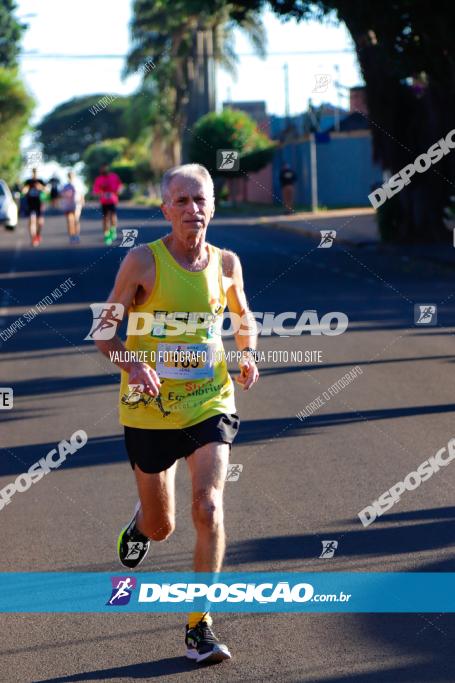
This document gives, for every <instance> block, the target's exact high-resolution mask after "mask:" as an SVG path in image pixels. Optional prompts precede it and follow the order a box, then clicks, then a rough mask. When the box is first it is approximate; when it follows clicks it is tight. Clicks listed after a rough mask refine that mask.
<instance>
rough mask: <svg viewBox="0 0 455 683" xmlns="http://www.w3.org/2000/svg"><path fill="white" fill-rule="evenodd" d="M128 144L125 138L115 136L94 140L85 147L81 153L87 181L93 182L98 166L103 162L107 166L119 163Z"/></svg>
mask: <svg viewBox="0 0 455 683" xmlns="http://www.w3.org/2000/svg"><path fill="white" fill-rule="evenodd" d="M129 144H130V143H129V140H128V139H127V138H117V139H114V140H103V141H102V142H95V143H94V144H93V145H90V146H89V147H87V149H86V150H85V152H84V155H83V161H84V164H85V167H84V174H85V177H86V180H87V182H88V183H93V181H94V180H95V178H96V176H97V175H98V173H99V170H100V166H103V165H104V164H107V165H108V166H112V165H113V164H114V163H117V164H120V160H121V159H122V158H123V157H124V155H125V154H126V151H127V149H128V146H129Z"/></svg>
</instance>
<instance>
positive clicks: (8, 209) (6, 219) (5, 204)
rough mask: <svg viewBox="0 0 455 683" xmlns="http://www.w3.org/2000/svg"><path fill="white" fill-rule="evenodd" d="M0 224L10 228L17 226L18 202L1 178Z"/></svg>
mask: <svg viewBox="0 0 455 683" xmlns="http://www.w3.org/2000/svg"><path fill="white" fill-rule="evenodd" d="M0 225H4V226H5V228H7V229H8V230H14V228H15V227H16V226H17V204H16V202H15V201H14V197H13V195H12V194H11V190H10V189H9V187H8V185H7V184H6V182H5V181H4V180H0Z"/></svg>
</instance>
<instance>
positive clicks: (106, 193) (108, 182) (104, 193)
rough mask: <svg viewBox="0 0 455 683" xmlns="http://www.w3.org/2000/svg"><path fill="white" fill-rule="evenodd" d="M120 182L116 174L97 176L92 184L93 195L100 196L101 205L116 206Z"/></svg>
mask: <svg viewBox="0 0 455 683" xmlns="http://www.w3.org/2000/svg"><path fill="white" fill-rule="evenodd" d="M121 185H122V182H121V180H120V178H119V177H118V175H117V174H116V173H108V174H107V175H99V176H98V177H97V178H95V182H94V184H93V193H94V194H99V195H100V202H101V204H117V203H118V191H119V188H120V187H121Z"/></svg>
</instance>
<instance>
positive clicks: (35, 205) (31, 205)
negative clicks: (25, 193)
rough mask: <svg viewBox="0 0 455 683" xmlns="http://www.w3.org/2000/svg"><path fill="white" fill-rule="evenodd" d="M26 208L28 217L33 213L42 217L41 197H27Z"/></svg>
mask: <svg viewBox="0 0 455 683" xmlns="http://www.w3.org/2000/svg"><path fill="white" fill-rule="evenodd" d="M26 207H27V208H26V213H27V216H31V215H32V213H34V214H36V215H37V217H38V218H39V217H40V216H41V199H40V198H39V197H27V204H26Z"/></svg>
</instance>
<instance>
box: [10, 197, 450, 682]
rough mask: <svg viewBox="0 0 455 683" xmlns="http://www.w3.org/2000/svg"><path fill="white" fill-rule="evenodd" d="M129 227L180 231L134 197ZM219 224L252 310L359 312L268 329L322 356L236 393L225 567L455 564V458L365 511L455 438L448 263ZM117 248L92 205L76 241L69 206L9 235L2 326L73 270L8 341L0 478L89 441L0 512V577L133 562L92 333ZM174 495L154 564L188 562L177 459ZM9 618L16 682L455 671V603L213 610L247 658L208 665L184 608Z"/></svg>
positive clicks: (127, 498)
mask: <svg viewBox="0 0 455 683" xmlns="http://www.w3.org/2000/svg"><path fill="white" fill-rule="evenodd" d="M359 220H360V219H359ZM120 227H124V228H127V227H131V228H138V229H139V240H138V241H140V242H144V241H151V240H153V239H156V238H157V237H159V236H161V235H164V234H165V233H166V232H167V226H166V224H165V223H164V222H163V221H161V220H160V219H159V218H157V213H156V212H154V211H152V210H147V209H142V208H137V209H133V208H131V209H126V208H125V209H123V210H121V212H120ZM208 234H209V240H210V241H211V242H213V243H214V244H215V245H217V246H223V247H226V248H230V249H233V250H234V251H236V252H237V253H238V254H239V256H240V258H241V260H242V263H243V268H244V274H245V285H246V291H247V294H248V297H249V301H250V304H251V308H252V310H254V311H275V312H283V311H291V310H294V311H296V312H300V311H303V310H307V309H316V310H317V311H318V314H319V315H320V316H321V315H323V314H324V313H326V312H328V311H342V312H345V313H346V314H347V315H348V317H349V321H350V322H349V327H348V330H347V331H346V332H345V333H344V334H343V335H341V336H310V335H309V334H304V335H302V336H297V337H292V336H290V337H288V338H280V337H278V336H270V337H262V338H261V339H260V348H261V349H262V350H264V351H265V352H267V351H288V352H291V351H299V350H302V351H311V350H313V351H320V352H321V357H322V363H319V364H318V363H314V362H313V363H312V362H310V363H297V362H294V363H291V362H284V361H282V362H276V363H274V362H272V361H271V362H266V363H262V364H261V379H260V382H259V384H258V385H257V386H256V387H255V388H254V390H253V391H251V392H248V393H244V394H242V393H240V391H237V407H238V412H239V413H240V416H241V420H242V426H241V430H240V433H239V437H238V441H237V442H236V446H235V448H234V449H233V456H232V460H231V461H232V462H233V463H241V464H243V472H242V474H241V476H240V478H239V480H238V481H233V482H228V483H227V484H226V501H225V504H226V524H227V533H228V550H227V555H226V563H225V569H226V570H232V571H239V570H260V571H269V570H276V571H294V570H298V571H307V570H308V571H384V570H390V571H405V570H406V571H441V572H444V571H455V563H454V553H453V542H454V536H455V506H454V505H453V495H454V491H455V465H451V466H448V467H446V468H445V469H444V470H441V471H440V472H439V473H437V474H435V475H434V476H433V477H432V478H431V479H430V480H428V481H427V482H425V483H424V484H422V485H421V486H420V487H419V488H418V489H416V490H414V491H409V492H406V494H405V495H403V497H402V499H401V501H400V502H399V503H398V504H397V505H396V506H395V507H394V508H393V509H392V510H390V511H389V512H388V513H386V514H385V515H384V516H383V517H382V518H381V519H379V520H377V521H376V522H375V523H374V524H372V525H371V526H369V527H368V528H364V527H363V526H362V525H361V523H360V521H359V519H358V517H357V513H358V512H359V511H360V510H362V509H363V508H364V507H365V506H366V505H368V504H369V503H370V502H371V501H373V500H374V499H375V498H377V497H378V496H379V495H380V494H381V493H382V492H384V491H385V490H387V489H388V488H390V486H392V485H393V484H394V483H395V482H397V481H399V480H401V479H403V478H404V476H405V475H406V474H407V473H408V472H411V471H413V470H415V468H416V466H418V465H419V464H420V463H421V462H422V461H423V460H425V459H426V458H428V457H430V456H431V455H433V454H434V453H435V452H436V451H437V450H438V449H440V448H441V447H443V446H444V445H446V444H447V441H448V440H449V439H450V438H452V437H454V436H455V427H454V423H453V415H454V411H455V403H454V398H453V381H452V380H451V379H450V377H451V376H450V372H451V371H452V369H453V362H454V350H453V349H454V346H453V344H454V336H453V334H454V330H455V282H454V278H453V271H450V270H449V269H444V268H442V267H440V266H437V265H432V264H430V263H425V262H422V261H414V260H412V259H409V257H408V256H407V254H406V251H405V250H404V249H401V250H383V249H381V248H378V247H370V248H367V247H364V248H355V247H346V246H343V245H342V244H335V245H334V246H333V247H332V248H330V249H317V248H316V246H317V242H315V241H313V240H311V239H309V238H306V237H302V236H300V235H297V234H295V233H289V232H286V231H284V230H278V229H274V228H272V227H265V226H261V225H258V224H255V223H254V221H241V220H228V219H218V220H215V221H214V222H213V224H212V225H211V227H210V228H209V233H208ZM340 234H341V233H340ZM448 248H450V247H448ZM124 253H125V250H124V249H122V248H119V247H110V248H106V247H104V246H103V245H102V244H101V238H100V226H99V216H98V214H97V212H96V210H94V209H88V210H87V211H86V213H85V216H84V220H83V229H82V242H81V245H80V246H71V247H70V245H69V244H68V243H67V238H66V235H65V228H64V219H63V217H62V216H54V217H49V218H48V219H47V222H46V227H45V232H44V240H43V243H42V245H41V246H40V247H39V248H37V249H31V248H30V247H29V245H28V238H27V235H26V231H25V227H24V225H23V224H21V226H20V227H19V229H18V230H17V231H16V232H15V233H7V232H4V231H2V232H1V234H0V266H1V268H0V270H1V276H0V320H1V324H0V331H1V330H3V329H4V328H6V327H8V326H9V325H11V323H12V322H13V321H14V320H16V319H17V318H18V317H19V316H22V317H24V314H25V313H26V312H27V311H29V309H31V308H32V307H34V306H35V305H36V304H37V303H38V302H40V301H41V300H42V299H43V298H44V297H46V296H49V295H50V294H51V292H53V291H54V290H55V288H56V287H58V286H60V285H61V283H62V282H64V281H65V280H66V279H67V278H71V279H72V281H73V282H74V283H75V285H74V287H71V289H70V290H69V291H68V292H66V293H64V295H62V297H61V298H59V299H58V300H56V301H55V302H53V303H52V305H50V306H48V307H47V308H45V310H43V312H41V313H40V314H39V315H38V316H36V317H35V318H34V319H33V320H30V322H28V323H27V324H26V325H25V327H23V328H20V329H18V330H17V332H16V334H14V336H13V337H11V338H10V339H8V340H7V341H5V342H4V343H3V345H2V348H1V384H2V386H11V387H13V389H14V408H13V410H11V411H2V413H1V415H0V419H1V422H2V425H1V432H2V437H1V446H2V448H3V450H2V451H1V459H0V474H1V477H0V488H1V487H2V486H5V485H6V484H7V483H9V482H10V481H11V480H13V479H14V478H15V476H17V474H19V473H21V472H23V471H25V470H26V469H27V468H28V467H29V466H30V465H31V464H32V463H33V462H35V461H36V460H38V459H39V458H40V457H43V456H44V455H45V454H46V453H47V452H48V451H49V450H50V449H51V448H53V447H54V446H55V445H56V444H57V443H58V442H59V441H60V440H61V439H64V438H68V437H69V436H70V435H71V434H72V433H73V432H74V431H76V430H77V429H84V430H85V431H86V432H87V433H88V435H89V443H88V444H87V446H86V447H85V448H84V449H82V450H81V451H80V452H79V453H78V455H77V456H75V457H74V458H73V459H71V458H68V460H67V461H66V463H65V464H64V465H63V466H62V467H60V469H58V470H56V471H54V472H53V473H52V475H51V476H48V477H44V478H43V479H42V480H41V481H40V482H39V483H37V484H36V485H34V486H33V487H32V488H31V489H30V490H29V491H27V492H26V493H23V494H17V495H16V497H15V498H14V499H13V500H12V502H11V504H9V505H8V506H7V507H5V508H4V509H3V510H1V511H0V530H1V538H2V553H1V566H0V569H1V571H8V572H9V571H11V572H13V571H107V572H112V573H119V571H121V570H120V568H119V565H118V563H117V560H116V553H115V542H116V538H117V534H118V530H119V529H120V528H121V526H122V525H123V524H124V523H125V522H126V521H127V520H128V519H129V517H130V515H131V510H132V507H133V505H134V503H135V500H136V494H135V489H134V485H133V477H132V473H131V470H130V467H129V464H128V463H127V461H126V456H125V452H124V448H123V443H122V438H121V428H120V426H119V425H118V422H117V414H116V410H117V409H116V399H117V390H118V373H117V371H116V369H115V367H114V366H111V365H110V364H109V363H108V362H107V361H106V360H105V359H103V358H102V357H101V356H100V355H99V354H98V352H97V351H96V349H95V348H94V346H93V344H91V343H88V342H85V341H83V338H84V336H85V335H86V334H87V331H88V329H89V327H90V322H91V315H90V310H89V304H90V303H92V302H97V301H104V300H105V298H106V296H107V294H108V292H109V290H110V287H111V284H112V282H113V278H114V274H115V272H116V269H117V267H118V265H119V261H120V259H121V258H122V256H123V255H124ZM418 303H427V304H429V303H436V304H438V325H436V326H434V327H422V326H421V327H417V326H415V325H414V323H413V319H414V318H413V316H414V304H418ZM227 348H233V343H232V341H228V343H227ZM356 365H359V366H360V367H361V368H362V370H363V373H362V374H361V375H360V376H359V377H357V379H356V380H355V381H354V382H352V383H351V384H350V385H349V386H348V387H346V388H345V389H343V390H342V391H340V392H339V393H338V394H336V395H333V396H331V398H330V400H329V401H326V402H325V405H324V406H322V407H320V408H318V410H317V411H316V412H315V413H314V414H313V415H312V416H311V417H308V418H307V419H305V420H304V421H300V420H299V419H297V418H296V413H297V412H298V411H301V410H303V409H304V408H305V406H306V405H308V404H310V403H311V402H312V401H314V400H315V399H316V398H317V397H318V396H320V395H322V393H323V392H324V391H327V390H328V388H329V387H330V386H331V385H332V384H333V383H334V382H336V381H337V380H338V379H340V378H341V377H342V376H343V375H344V374H345V373H346V372H347V371H348V370H350V369H351V368H352V367H353V366H356ZM177 501H178V503H177V506H178V512H177V529H176V531H175V533H174V535H173V536H172V537H171V538H170V539H169V540H167V541H165V542H164V543H161V544H155V545H154V546H153V549H152V552H151V553H150V554H149V557H148V558H147V560H146V562H145V565H144V566H143V570H144V571H153V570H163V571H165V570H179V571H180V570H181V571H185V570H187V569H190V567H191V555H192V546H193V540H194V536H193V530H192V525H191V521H190V498H189V479H188V475H187V473H186V468H185V465H184V463H182V464H181V465H180V467H179V471H178V475H177ZM322 539H334V540H338V542H339V546H338V550H337V552H336V554H335V556H334V557H333V558H332V559H320V558H319V555H320V552H321V547H322V546H321V540H322ZM0 589H1V587H0ZM0 601H1V590H0ZM0 623H1V639H0V680H1V681H8V683H12V682H16V681H17V682H20V683H22V682H25V681H27V682H29V681H47V682H48V683H50V682H51V681H52V682H54V683H56V682H57V681H58V682H61V683H64V682H65V683H70V681H137V680H155V679H157V680H162V681H189V680H191V681H195V682H196V681H229V682H232V683H234V682H235V683H237V682H240V681H313V682H318V683H322V682H324V683H335V682H336V683H347V682H348V681H349V682H351V681H352V682H355V683H376V682H379V681H381V682H383V681H384V682H393V683H396V681H398V680H399V681H406V682H408V681H409V682H410V681H412V682H413V683H414V682H420V681H430V682H437V681H447V682H449V681H453V680H455V657H454V649H453V640H454V636H455V628H454V619H453V616H452V615H444V614H404V615H402V614H392V615H387V614H349V615H340V614H338V615H337V614H329V615H309V614H302V615H291V616H285V615H265V616H261V615H254V614H251V615H239V614H233V615H220V616H219V617H216V621H215V630H216V632H217V633H218V634H219V635H220V636H221V637H222V638H223V640H225V641H226V642H227V644H228V645H229V647H230V648H231V650H232V652H233V655H234V658H233V660H232V661H230V662H226V663H223V664H222V665H219V666H213V667H210V668H208V667H204V668H197V667H196V666H195V665H194V664H193V663H192V662H187V660H185V659H184V658H183V657H182V653H183V651H184V648H183V637H184V624H185V619H184V616H183V615H179V614H169V615H168V614H163V615H152V614H150V615H146V616H143V615H140V614H137V615H134V614H129V615H128V614H125V615H121V614H120V615H117V614H116V615H113V616H110V615H106V614H100V615H96V614H88V615H84V614H83V615H77V614H60V615H52V614H51V615H39V614H34V615H1V616H0Z"/></svg>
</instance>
